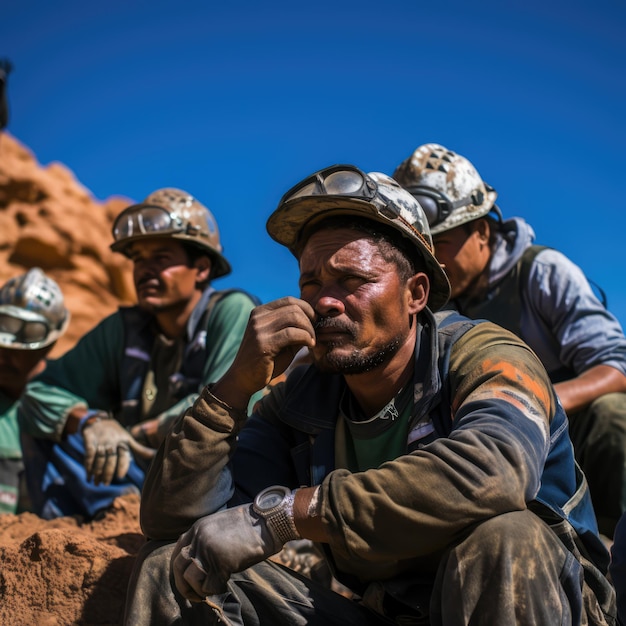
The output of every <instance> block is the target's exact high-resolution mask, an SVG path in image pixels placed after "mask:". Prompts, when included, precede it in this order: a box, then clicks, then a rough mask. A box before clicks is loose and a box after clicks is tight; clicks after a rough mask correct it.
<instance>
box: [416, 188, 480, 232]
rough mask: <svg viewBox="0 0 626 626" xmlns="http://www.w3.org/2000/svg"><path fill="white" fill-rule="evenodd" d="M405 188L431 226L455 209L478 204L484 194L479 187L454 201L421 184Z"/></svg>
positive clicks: (438, 222) (439, 222) (441, 220)
mask: <svg viewBox="0 0 626 626" xmlns="http://www.w3.org/2000/svg"><path fill="white" fill-rule="evenodd" d="M405 189H406V190H407V191H408V192H409V193H410V194H411V195H412V196H413V197H414V198H415V199H416V200H417V201H418V202H419V203H420V206H421V207H422V209H423V210H424V213H425V215H426V219H427V220H428V225H429V226H430V227H431V228H432V227H433V226H437V224H441V222H443V221H444V220H445V219H446V218H447V217H448V216H449V215H451V214H452V212H453V211H454V210H455V209H458V208H460V207H462V206H468V205H470V204H475V205H479V204H482V202H483V200H484V194H483V192H482V191H481V190H480V189H479V190H477V191H476V192H475V193H474V194H472V195H471V196H468V197H466V198H461V199H460V200H456V201H453V200H450V198H448V197H447V196H446V195H445V194H444V193H441V192H440V191H436V190H434V189H431V188H429V187H423V186H421V185H413V186H409V187H405Z"/></svg>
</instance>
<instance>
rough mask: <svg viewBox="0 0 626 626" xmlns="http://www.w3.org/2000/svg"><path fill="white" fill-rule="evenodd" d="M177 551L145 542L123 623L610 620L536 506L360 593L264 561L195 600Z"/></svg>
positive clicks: (349, 625) (476, 624)
mask: <svg viewBox="0 0 626 626" xmlns="http://www.w3.org/2000/svg"><path fill="white" fill-rule="evenodd" d="M173 549H174V546H173V544H165V543H158V542H148V543H147V544H146V546H145V547H144V549H143V551H142V552H141V553H140V555H139V557H138V559H137V562H136V564H135V569H134V571H133V575H132V577H131V580H130V583H129V589H128V600H127V605H126V615H125V621H124V623H125V625H126V626H144V625H145V626H149V625H151V624H159V625H162V626H165V625H174V624H176V625H182V624H189V625H194V626H195V625H203V626H206V625H209V624H226V625H229V624H231V625H235V624H236V625H242V624H246V625H249V624H255V625H267V626H276V625H283V624H284V625H285V626H287V625H289V626H293V625H300V624H302V625H304V624H307V625H309V626H317V625H320V626H322V625H334V624H336V625H337V626H339V625H341V626H374V625H383V624H405V625H410V624H431V625H433V626H443V625H445V626H457V625H458V626H461V625H468V624H472V625H473V626H480V625H489V626H493V625H495V624H507V625H508V624H522V625H528V626H531V625H532V626H540V625H545V626H555V625H563V624H613V623H614V622H613V620H611V619H608V620H606V619H605V617H604V615H603V613H602V611H601V610H600V609H599V606H598V603H597V601H596V598H595V596H594V594H593V593H592V592H591V590H590V589H589V588H588V587H587V586H586V583H585V581H584V576H583V568H582V566H581V564H580V563H579V561H578V560H577V559H576V558H575V557H574V556H573V554H572V553H571V552H570V551H568V550H567V549H566V548H565V546H564V545H563V543H561V541H560V540H559V538H558V537H557V536H556V534H554V533H553V531H552V530H551V529H550V527H549V526H547V525H546V524H545V523H544V522H543V521H542V520H540V519H539V518H538V517H537V516H535V515H534V514H533V513H531V512H530V511H520V512H513V513H507V514H503V515H500V516H497V517H494V518H492V519H489V520H486V521H485V522H483V523H481V524H479V525H477V526H476V527H474V528H473V529H471V530H470V531H468V533H467V534H466V536H465V537H464V538H463V539H462V540H460V541H459V543H457V544H455V545H454V546H452V547H451V548H450V549H449V550H447V551H446V552H445V553H444V554H443V556H442V558H441V561H440V564H439V567H438V570H437V572H436V574H435V575H433V576H431V577H430V579H428V578H426V577H424V575H423V573H420V572H407V573H406V575H405V576H404V580H405V581H406V582H407V583H410V581H413V582H414V583H415V584H405V585H402V582H403V580H402V578H399V579H396V580H392V581H381V582H380V583H373V584H370V586H369V588H368V590H367V591H366V592H365V593H364V594H363V600H353V599H348V598H346V597H344V596H342V595H339V594H337V593H335V592H333V591H331V590H330V589H328V588H326V587H323V586H322V585H319V584H317V583H315V582H313V581H311V580H309V579H306V578H304V577H302V576H300V575H298V574H296V573H295V572H293V571H291V570H288V569H286V568H284V567H283V566H281V565H277V564H275V563H272V562H270V561H264V562H262V563H259V564H257V565H255V566H253V567H250V568H249V569H247V570H245V571H243V572H241V573H238V574H234V575H233V576H232V577H231V579H230V581H229V584H228V590H227V592H226V593H225V594H222V595H219V596H211V597H209V598H208V599H207V600H208V601H207V602H205V603H197V604H192V603H189V602H188V601H186V600H184V599H183V598H182V597H181V596H180V594H178V592H177V590H176V589H175V586H174V582H173V577H172V575H171V571H170V558H171V554H172V551H173ZM398 583H399V584H398ZM394 589H395V590H396V591H397V590H398V589H404V595H402V594H400V595H398V594H395V595H394V593H393V590H394ZM377 590H378V591H380V593H378V592H377ZM387 590H389V593H388V591H387ZM366 604H367V605H368V606H366ZM613 604H614V600H613Z"/></svg>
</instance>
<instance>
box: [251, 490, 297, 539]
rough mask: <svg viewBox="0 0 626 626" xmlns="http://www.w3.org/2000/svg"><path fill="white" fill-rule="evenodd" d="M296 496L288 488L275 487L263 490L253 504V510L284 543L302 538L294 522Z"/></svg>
mask: <svg viewBox="0 0 626 626" xmlns="http://www.w3.org/2000/svg"><path fill="white" fill-rule="evenodd" d="M294 496H295V492H292V491H291V490H290V489H288V488H287V487H282V486H280V485H274V486H272V487H267V488H266V489H263V491H261V492H260V493H259V494H258V495H257V497H256V498H255V499H254V502H253V503H252V510H253V511H254V512H255V513H256V514H257V515H259V516H260V517H262V518H263V519H264V520H265V521H266V522H267V525H268V526H269V527H270V529H271V530H272V531H273V532H274V534H275V535H276V536H277V537H278V538H279V539H280V540H281V541H282V542H283V543H287V541H291V540H292V539H299V538H300V533H299V532H298V530H297V528H296V524H295V522H294V521H293V500H294Z"/></svg>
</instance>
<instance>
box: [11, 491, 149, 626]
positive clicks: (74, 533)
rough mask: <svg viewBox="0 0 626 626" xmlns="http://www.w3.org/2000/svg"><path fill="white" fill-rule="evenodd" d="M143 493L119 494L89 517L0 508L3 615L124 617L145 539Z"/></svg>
mask: <svg viewBox="0 0 626 626" xmlns="http://www.w3.org/2000/svg"><path fill="white" fill-rule="evenodd" d="M138 516H139V497H138V496H124V497H122V498H118V499H117V500H116V501H115V503H114V505H113V508H112V509H111V510H109V511H107V513H106V514H105V515H103V516H102V517H101V518H99V519H97V520H94V521H93V522H89V523H84V524H83V523H81V520H80V519H78V518H73V517H63V518H59V519H56V520H52V521H44V520H42V519H41V518H39V517H37V516H36V515H33V514H32V513H22V514H20V515H3V516H0V562H1V563H2V569H1V571H0V623H1V624H17V625H23V626H26V625H32V626H69V625H71V624H81V625H88V624H94V625H95V624H111V625H113V624H119V623H120V622H121V620H122V617H123V614H124V603H125V601H126V587H127V584H128V578H129V576H130V572H131V569H132V567H133V563H134V560H135V556H136V554H137V552H138V550H139V548H140V547H141V545H143V542H144V539H143V536H142V535H141V531H140V529H139V521H138Z"/></svg>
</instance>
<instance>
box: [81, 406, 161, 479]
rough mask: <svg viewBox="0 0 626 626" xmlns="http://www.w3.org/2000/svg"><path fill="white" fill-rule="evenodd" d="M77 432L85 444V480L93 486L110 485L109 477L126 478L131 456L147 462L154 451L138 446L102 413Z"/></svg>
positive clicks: (119, 426) (113, 421) (89, 420)
mask: <svg viewBox="0 0 626 626" xmlns="http://www.w3.org/2000/svg"><path fill="white" fill-rule="evenodd" d="M79 432H80V433H81V434H82V436H83V440H84V444H85V470H86V472H87V480H91V479H93V482H94V483H95V484H96V485H100V484H102V485H110V484H111V481H112V480H113V477H116V478H124V476H126V474H127V472H128V469H129V467H130V463H131V461H132V455H131V452H132V453H133V454H136V455H137V456H138V457H140V458H143V459H151V458H152V457H153V456H154V454H155V452H156V450H153V449H151V448H147V447H146V446H143V445H141V444H140V443H138V442H137V441H135V439H133V437H132V435H131V434H130V433H129V432H128V431H127V430H126V429H125V428H124V427H123V426H122V425H121V424H120V423H119V422H118V421H117V420H116V419H113V418H112V417H110V416H109V415H108V414H107V413H105V412H99V413H96V414H95V415H91V416H89V417H88V418H87V420H86V421H85V422H84V423H83V424H81V426H80V428H79Z"/></svg>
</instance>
